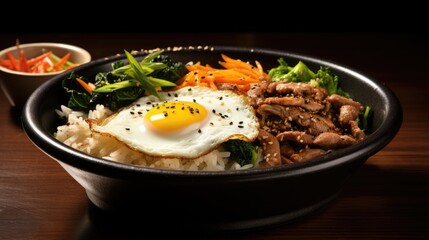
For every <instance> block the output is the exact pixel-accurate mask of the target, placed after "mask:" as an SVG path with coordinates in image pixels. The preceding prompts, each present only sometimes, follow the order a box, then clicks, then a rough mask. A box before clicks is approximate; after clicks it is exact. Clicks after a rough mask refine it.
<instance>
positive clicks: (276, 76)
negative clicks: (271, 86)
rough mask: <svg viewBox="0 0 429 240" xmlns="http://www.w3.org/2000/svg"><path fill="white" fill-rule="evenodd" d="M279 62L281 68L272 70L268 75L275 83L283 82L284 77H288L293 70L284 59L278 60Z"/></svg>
mask: <svg viewBox="0 0 429 240" xmlns="http://www.w3.org/2000/svg"><path fill="white" fill-rule="evenodd" d="M277 62H278V63H279V66H278V67H276V68H273V69H271V70H270V71H269V72H268V75H269V76H270V77H271V79H272V80H273V81H281V80H283V79H284V78H283V76H284V75H286V74H287V73H288V72H289V71H290V70H292V67H289V66H288V64H287V63H286V61H285V60H284V59H283V58H279V59H277Z"/></svg>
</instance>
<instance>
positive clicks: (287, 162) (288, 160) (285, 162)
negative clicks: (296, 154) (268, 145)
mask: <svg viewBox="0 0 429 240" xmlns="http://www.w3.org/2000/svg"><path fill="white" fill-rule="evenodd" d="M291 163H293V161H292V160H290V159H289V158H287V157H285V156H282V164H291Z"/></svg>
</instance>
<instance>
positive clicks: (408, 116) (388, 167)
mask: <svg viewBox="0 0 429 240" xmlns="http://www.w3.org/2000/svg"><path fill="white" fill-rule="evenodd" d="M16 38H19V39H20V41H21V43H26V42H42V41H53V42H66V43H71V44H76V45H79V46H81V47H84V48H86V49H87V50H88V51H89V52H90V53H91V54H92V56H93V59H97V58H101V57H105V56H109V55H113V54H116V53H122V52H123V50H124V49H127V50H133V49H152V48H156V47H166V46H189V45H192V46H198V45H203V46H204V45H231V46H251V47H263V48H273V49H280V50H285V51H292V52H297V53H302V54H306V55H311V56H315V57H320V58H324V59H328V60H332V61H336V62H339V63H341V64H344V65H347V66H352V67H353V68H354V69H356V70H358V71H360V72H363V73H365V74H367V75H369V76H371V77H374V78H376V79H378V80H380V81H382V82H384V83H385V84H386V85H387V86H388V87H389V88H391V89H392V90H393V91H394V92H395V93H396V94H397V96H398V97H399V99H400V101H401V103H402V106H403V111H404V121H403V125H402V128H401V130H400V132H399V133H398V135H397V136H396V137H395V138H394V139H393V141H392V142H391V143H390V144H389V145H388V146H386V147H385V148H384V149H383V150H382V151H380V152H379V153H378V154H376V155H375V156H373V157H371V158H370V159H368V161H367V162H366V163H365V164H364V166H362V168H361V169H359V170H358V172H357V173H356V174H355V175H354V176H353V177H352V179H351V180H350V181H349V182H348V184H347V185H346V187H345V189H344V190H343V191H342V193H341V194H340V195H339V196H338V198H337V199H336V200H334V201H333V202H332V203H331V204H329V206H327V207H326V208H324V209H323V210H321V211H319V212H317V213H315V214H313V215H312V216H309V217H308V218H306V219H303V220H302V221H299V222H297V223H294V224H289V225H284V226H281V227H277V228H273V229H268V230H263V231H257V232H249V233H242V234H236V235H227V236H205V238H213V239H215V238H222V239H265V240H267V239H285V238H291V239H419V238H420V239H423V238H425V237H426V239H428V238H429V219H428V217H429V137H428V136H429V135H428V133H429V107H428V106H429V90H428V88H429V78H428V66H429V65H428V63H429V61H428V60H427V59H428V56H429V51H428V50H429V48H428V44H427V43H428V40H429V39H428V38H427V37H425V36H422V35H416V34H395V33H358V32H356V33H354V32H349V33H298V32H295V33H265V32H259V33H246V32H243V33H195V34H191V33H177V32H176V33H169V34H162V33H116V34H115V33H93V34H88V33H85V34H83V33H82V34H78V33H69V34H6V35H2V36H1V37H0V49H3V48H6V47H9V46H11V45H13V44H14V43H15V39H16ZM0 109H1V110H0V138H1V139H0V143H1V144H0V239H5V240H6V239H98V238H102V239H116V238H117V237H119V236H121V237H123V238H121V239H150V238H159V236H157V235H153V234H151V235H148V234H147V233H145V231H144V230H141V231H134V232H133V233H127V232H122V233H118V232H116V231H114V229H100V228H97V226H96V225H95V224H94V222H92V221H91V220H90V218H89V217H88V216H89V212H90V207H89V206H90V204H89V200H88V198H87V196H86V195H85V192H84V189H83V188H82V187H81V186H80V185H79V184H78V183H77V182H75V181H74V180H73V179H72V178H71V177H70V176H69V175H68V174H67V173H66V172H65V171H64V170H63V169H62V168H61V167H60V165H59V164H58V163H57V162H55V161H54V160H52V159H51V158H49V157H48V156H46V155H45V154H44V153H42V152H41V151H40V150H39V149H37V148H36V147H35V146H34V145H33V144H32V143H31V142H30V141H29V139H28V138H27V137H26V135H25V133H24V131H23V130H22V128H21V122H20V111H19V110H18V109H14V108H11V107H10V105H9V103H8V101H7V100H6V98H5V96H4V94H3V93H2V94H0ZM167 232H168V231H167ZM160 235H161V236H162V233H160ZM179 237H183V238H185V237H186V238H188V237H189V238H194V237H195V238H196V239H199V238H200V237H201V236H179Z"/></svg>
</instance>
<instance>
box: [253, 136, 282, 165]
mask: <svg viewBox="0 0 429 240" xmlns="http://www.w3.org/2000/svg"><path fill="white" fill-rule="evenodd" d="M258 140H259V142H260V143H261V145H262V151H263V152H264V162H266V163H267V164H268V165H269V166H278V165H281V154H280V144H279V141H278V140H277V138H276V137H275V136H274V135H272V134H271V133H269V132H267V131H265V130H263V129H259V135H258Z"/></svg>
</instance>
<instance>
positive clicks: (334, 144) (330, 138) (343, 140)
mask: <svg viewBox="0 0 429 240" xmlns="http://www.w3.org/2000/svg"><path fill="white" fill-rule="evenodd" d="M357 142H358V141H357V140H356V139H354V138H353V137H350V136H348V135H340V134H338V133H333V132H326V133H321V134H320V135H319V136H317V137H316V138H315V139H314V141H313V144H314V145H315V146H317V147H320V148H322V149H334V148H343V147H346V146H350V145H353V144H355V143H357Z"/></svg>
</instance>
